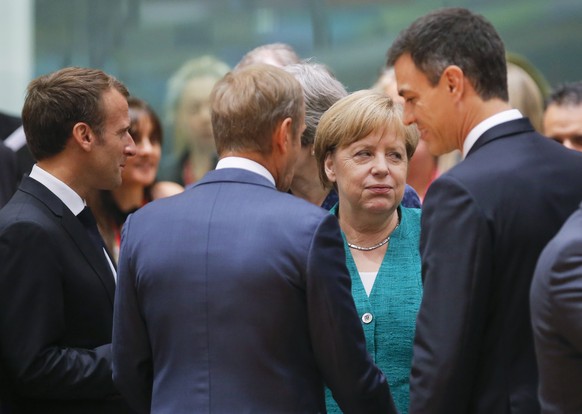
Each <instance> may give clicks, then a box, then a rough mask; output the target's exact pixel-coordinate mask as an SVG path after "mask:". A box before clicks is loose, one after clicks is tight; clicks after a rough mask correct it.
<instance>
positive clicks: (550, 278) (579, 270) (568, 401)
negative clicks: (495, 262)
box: [530, 205, 582, 414]
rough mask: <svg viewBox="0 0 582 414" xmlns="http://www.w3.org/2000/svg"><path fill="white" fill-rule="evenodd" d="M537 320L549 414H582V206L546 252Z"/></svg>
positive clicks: (537, 286)
mask: <svg viewBox="0 0 582 414" xmlns="http://www.w3.org/2000/svg"><path fill="white" fill-rule="evenodd" d="M530 302H531V316H532V325H533V332H534V340H535V345H536V356H537V361H538V367H539V372H540V387H539V397H540V403H541V405H542V411H543V412H544V413H556V414H558V413H581V412H582V393H580V384H582V205H580V207H579V208H578V210H576V211H575V212H574V214H572V216H570V218H569V219H568V220H567V221H566V223H565V224H564V226H562V229H561V230H560V231H559V233H558V234H557V235H556V237H554V238H553V239H552V241H551V242H550V243H549V244H548V245H547V246H546V248H545V249H544V250H543V252H542V254H541V256H540V259H539V261H538V264H537V267H536V271H535V273H534V277H533V281H532V285H531V293H530Z"/></svg>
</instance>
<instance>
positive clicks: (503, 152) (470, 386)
mask: <svg viewBox="0 0 582 414" xmlns="http://www.w3.org/2000/svg"><path fill="white" fill-rule="evenodd" d="M580 200H582V153H578V152H575V151H571V150H568V149H566V148H564V147H563V146H561V145H559V144H557V143H555V142H553V141H551V140H549V139H548V138H545V137H543V136H541V135H539V134H537V133H536V132H534V129H533V127H532V126H531V124H530V122H529V121H528V120H527V119H519V120H515V121H510V122H506V123H503V124H501V125H498V126H496V127H493V128H491V129H490V130H488V131H486V132H485V133H484V134H483V135H482V136H481V137H480V139H479V140H478V141H477V142H476V143H475V145H474V147H473V148H472V149H471V151H470V152H469V154H468V156H467V157H466V159H465V160H464V161H462V162H461V163H460V164H458V165H457V166H455V167H454V168H453V169H451V170H450V171H449V172H448V173H446V174H444V175H443V176H441V177H440V178H439V179H437V180H436V181H435V182H434V183H433V184H431V187H430V189H429V191H428V194H427V196H426V199H425V202H424V204H423V215H422V233H421V242H420V248H421V256H422V272H423V280H424V297H423V301H422V305H421V308H420V312H419V315H418V321H417V332H416V338H415V343H414V358H413V365H412V374H411V394H410V400H411V410H410V412H411V413H413V414H416V413H430V414H440V413H447V414H456V413H470V414H479V413H487V414H490V413H495V414H503V413H528V414H529V413H536V412H539V409H540V408H539V404H538V401H537V397H536V389H537V383H538V380H537V368H536V361H535V354H534V346H533V338H532V329H531V325H530V316H529V288H530V283H531V279H532V275H533V272H534V267H535V264H536V260H537V258H538V256H539V254H540V252H541V250H542V248H543V247H544V246H545V245H546V243H547V242H548V241H549V240H550V239H551V238H552V237H553V236H554V235H555V234H556V232H557V231H558V230H559V228H560V226H561V225H562V224H563V223H564V221H565V220H566V218H567V217H568V216H569V215H570V214H571V213H572V212H573V211H574V210H575V209H576V207H577V205H578V203H579V202H580Z"/></svg>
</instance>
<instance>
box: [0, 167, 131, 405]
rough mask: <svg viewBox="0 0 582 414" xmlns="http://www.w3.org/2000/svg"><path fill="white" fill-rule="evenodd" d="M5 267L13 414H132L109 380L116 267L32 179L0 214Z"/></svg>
mask: <svg viewBox="0 0 582 414" xmlns="http://www.w3.org/2000/svg"><path fill="white" fill-rule="evenodd" d="M0 263H1V266H0V333H1V334H0V367H1V368H2V370H3V379H2V382H3V387H2V392H3V396H2V401H3V403H7V405H8V406H10V407H11V409H12V411H9V412H14V413H81V414H82V413H104V412H108V413H116V412H117V413H121V412H127V406H125V404H124V403H123V402H122V401H121V398H120V396H119V393H118V392H117V391H116V389H115V387H114V385H113V381H112V378H111V375H112V372H111V345H110V343H111V330H112V322H113V299H114V293H115V281H114V279H113V275H112V273H111V270H110V269H109V268H108V265H107V261H106V260H105V257H104V255H103V253H102V252H101V251H99V250H98V249H97V248H96V247H95V246H94V244H93V243H92V242H91V240H90V238H89V235H88V234H87V231H86V230H85V228H84V227H83V226H82V224H81V223H80V222H79V220H78V219H77V218H76V217H75V216H74V215H73V213H72V212H71V211H70V210H69V209H68V208H67V207H66V206H65V205H64V204H63V203H62V202H61V200H60V199H59V198H58V197H57V196H55V195H54V194H53V193H52V192H51V191H49V190H48V189H47V188H46V187H45V186H43V185H42V184H40V183H39V182H37V181H35V180H33V179H32V178H28V177H26V178H25V179H24V180H23V182H22V184H21V186H20V188H19V189H18V191H17V192H16V194H15V195H14V197H13V198H12V199H11V200H10V201H9V202H8V204H7V205H6V206H5V207H4V208H3V209H2V210H0Z"/></svg>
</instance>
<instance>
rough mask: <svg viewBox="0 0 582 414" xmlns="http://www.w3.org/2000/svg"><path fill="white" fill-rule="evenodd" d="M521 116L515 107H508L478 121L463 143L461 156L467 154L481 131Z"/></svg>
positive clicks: (481, 133)
mask: <svg viewBox="0 0 582 414" xmlns="http://www.w3.org/2000/svg"><path fill="white" fill-rule="evenodd" d="M519 118H523V115H522V114H521V112H519V111H518V110H517V109H508V110H506V111H502V112H499V113H497V114H495V115H493V116H490V117H489V118H487V119H485V120H483V121H481V122H480V123H478V124H477V125H476V126H475V127H474V128H473V129H472V130H471V131H470V132H469V135H467V138H466V139H465V142H464V143H463V158H465V157H466V156H467V154H468V153H469V151H470V150H471V148H473V145H475V142H477V140H478V139H479V137H480V136H481V135H483V133H484V132H485V131H487V130H489V129H491V128H493V127H494V126H497V125H499V124H502V123H504V122H508V121H513V120H515V119H519Z"/></svg>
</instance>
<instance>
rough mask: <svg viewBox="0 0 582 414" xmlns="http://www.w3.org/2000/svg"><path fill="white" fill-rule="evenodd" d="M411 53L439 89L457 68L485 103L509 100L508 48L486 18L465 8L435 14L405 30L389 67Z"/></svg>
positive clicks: (390, 52) (392, 50) (391, 51)
mask: <svg viewBox="0 0 582 414" xmlns="http://www.w3.org/2000/svg"><path fill="white" fill-rule="evenodd" d="M404 54H410V56H411V58H412V61H413V62H414V64H415V65H416V67H417V68H418V69H419V70H421V71H422V72H423V73H424V74H425V75H426V76H427V78H428V80H429V82H431V84H432V85H433V86H435V85H436V84H437V83H438V82H439V79H440V77H441V75H442V73H443V71H444V69H445V68H446V67H448V66H451V65H456V66H458V67H459V68H461V70H462V71H463V74H464V75H465V76H466V77H467V78H468V79H469V81H470V82H471V84H472V86H473V88H474V89H475V91H476V92H477V94H478V95H479V96H480V97H481V99H483V100H489V99H493V98H498V99H501V100H503V101H507V100H508V94H507V67H506V61H505V47H504V45H503V41H502V40H501V37H500V36H499V34H498V33H497V31H496V30H495V28H494V27H493V25H492V24H491V23H490V22H489V21H487V20H486V19H485V18H484V17H483V16H481V15H478V14H475V13H472V12H471V11H469V10H467V9H463V8H445V9H439V10H436V11H433V12H431V13H429V14H427V15H425V16H422V17H420V18H418V19H417V20H415V21H414V22H413V23H412V24H411V25H410V26H409V27H408V28H407V29H405V30H403V31H402V32H401V33H400V34H399V35H398V37H397V38H396V40H395V41H394V43H393V44H392V46H391V47H390V49H389V50H388V60H387V64H388V66H393V65H394V64H395V63H396V61H397V60H398V58H400V56H402V55H404Z"/></svg>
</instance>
